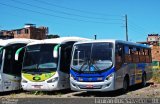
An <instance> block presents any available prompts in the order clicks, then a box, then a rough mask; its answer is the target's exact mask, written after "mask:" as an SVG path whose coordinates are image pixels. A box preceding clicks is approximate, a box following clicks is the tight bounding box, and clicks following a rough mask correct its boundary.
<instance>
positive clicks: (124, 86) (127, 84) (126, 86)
mask: <svg viewBox="0 0 160 104" xmlns="http://www.w3.org/2000/svg"><path fill="white" fill-rule="evenodd" d="M128 88H129V79H128V77H125V78H124V80H123V88H122V90H123V93H126V92H128Z"/></svg>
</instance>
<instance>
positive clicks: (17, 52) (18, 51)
mask: <svg viewBox="0 0 160 104" xmlns="http://www.w3.org/2000/svg"><path fill="white" fill-rule="evenodd" d="M22 49H23V47H22V48H19V49H18V50H17V51H16V55H18V54H19V53H20V51H21V50H22Z"/></svg>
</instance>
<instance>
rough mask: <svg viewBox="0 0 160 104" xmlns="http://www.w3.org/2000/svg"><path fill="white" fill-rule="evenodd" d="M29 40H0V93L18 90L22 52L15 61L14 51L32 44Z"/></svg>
mask: <svg viewBox="0 0 160 104" xmlns="http://www.w3.org/2000/svg"><path fill="white" fill-rule="evenodd" d="M32 41H33V40H31V39H8V40H0V92H5V91H12V90H18V89H20V88H21V87H20V80H21V69H22V61H23V52H21V57H19V60H15V54H16V51H17V50H18V49H19V48H22V47H24V46H26V45H27V44H28V43H30V42H32Z"/></svg>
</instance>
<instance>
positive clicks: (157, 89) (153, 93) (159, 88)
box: [0, 81, 160, 98]
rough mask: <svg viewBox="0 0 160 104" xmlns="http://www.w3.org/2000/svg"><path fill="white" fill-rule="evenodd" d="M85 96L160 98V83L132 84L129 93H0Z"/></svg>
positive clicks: (64, 91)
mask: <svg viewBox="0 0 160 104" xmlns="http://www.w3.org/2000/svg"><path fill="white" fill-rule="evenodd" d="M4 97H5V98H77V97H78V98H79V97H80V98H83V97H86V98H87V97H129V98H133V97H134V98H153V97H158V98H160V84H156V83H153V82H152V81H149V82H148V83H147V86H146V87H143V88H142V87H140V86H139V85H135V86H131V87H130V90H129V91H128V92H127V93H125V94H124V93H122V91H121V90H117V91H112V92H85V91H81V92H73V91H71V90H70V89H68V90H63V91H52V92H27V91H22V90H21V91H14V92H5V93H0V98H4Z"/></svg>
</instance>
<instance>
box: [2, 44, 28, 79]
mask: <svg viewBox="0 0 160 104" xmlns="http://www.w3.org/2000/svg"><path fill="white" fill-rule="evenodd" d="M24 46H25V44H15V45H12V46H8V47H7V48H6V49H5V50H6V53H5V60H4V71H3V72H4V73H6V74H11V75H17V76H20V75H21V69H22V60H21V61H15V53H16V51H17V49H19V48H21V47H24ZM22 57H23V56H21V58H22Z"/></svg>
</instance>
